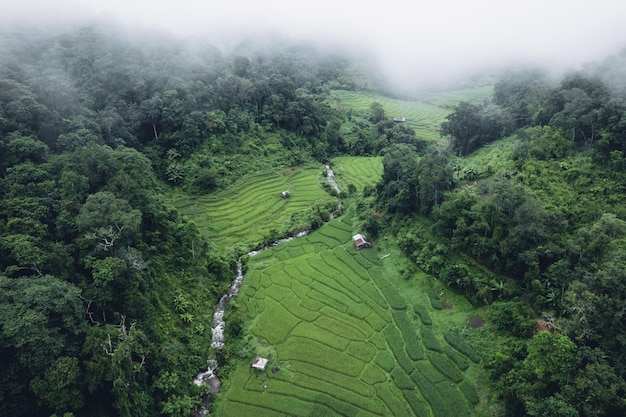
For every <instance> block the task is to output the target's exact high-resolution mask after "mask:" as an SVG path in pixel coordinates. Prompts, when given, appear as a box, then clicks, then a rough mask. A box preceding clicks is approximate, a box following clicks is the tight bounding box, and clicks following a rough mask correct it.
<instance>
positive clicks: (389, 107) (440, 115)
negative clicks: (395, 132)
mask: <svg viewBox="0 0 626 417" xmlns="http://www.w3.org/2000/svg"><path fill="white" fill-rule="evenodd" d="M492 94H493V86H491V85H489V86H480V87H474V88H465V89H462V90H452V91H448V92H445V93H437V94H435V95H433V96H426V97H424V98H423V99H421V100H420V101H412V100H400V99H394V98H390V97H386V96H383V95H380V94H376V93H373V92H368V91H347V90H333V91H332V93H331V97H332V99H331V105H332V106H334V107H336V108H342V109H352V110H354V111H359V112H367V111H369V109H370V106H371V104H372V103H374V102H378V103H380V104H381V105H382V106H383V108H384V109H385V114H386V115H387V117H391V118H394V117H404V118H405V119H406V120H405V123H406V124H407V126H409V127H410V128H412V129H413V130H414V131H415V134H416V135H417V137H418V138H423V139H428V140H433V141H435V140H437V139H438V138H439V131H438V127H439V125H441V123H442V122H443V121H445V118H446V116H447V115H448V114H450V113H451V112H452V109H453V107H454V106H455V105H457V104H458V103H459V102H460V101H469V102H472V103H478V102H481V101H482V100H484V99H485V98H488V97H490V96H491V95H492Z"/></svg>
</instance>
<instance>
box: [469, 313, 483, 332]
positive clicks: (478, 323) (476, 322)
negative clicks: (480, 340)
mask: <svg viewBox="0 0 626 417" xmlns="http://www.w3.org/2000/svg"><path fill="white" fill-rule="evenodd" d="M469 325H470V327H471V328H472V329H478V328H479V327H483V326H484V325H485V319H484V318H482V317H480V316H472V317H470V319H469Z"/></svg>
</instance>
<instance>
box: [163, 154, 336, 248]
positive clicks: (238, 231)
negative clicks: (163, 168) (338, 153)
mask: <svg viewBox="0 0 626 417" xmlns="http://www.w3.org/2000/svg"><path fill="white" fill-rule="evenodd" d="M321 172H322V167H321V166H320V168H319V169H303V168H293V169H284V170H280V171H270V172H262V173H259V174H254V175H249V176H246V177H245V178H243V179H242V180H241V181H239V182H238V183H236V184H234V185H233V186H232V187H229V188H228V189H226V190H223V191H220V192H217V193H213V194H208V195H205V196H201V197H190V196H179V197H178V198H176V199H175V201H174V204H175V206H176V207H177V208H178V209H179V210H180V211H181V212H182V213H183V214H185V215H186V216H188V217H189V218H191V219H193V221H194V222H195V223H196V225H197V226H198V229H199V230H200V233H201V234H202V235H203V236H205V237H206V238H207V239H208V240H209V241H211V242H212V243H214V244H215V245H216V246H217V247H218V248H219V249H222V250H224V249H225V248H230V247H233V246H235V245H243V246H247V245H253V246H254V245H258V244H259V243H260V242H263V241H264V240H265V239H266V238H267V237H268V236H269V235H270V231H271V230H272V229H280V227H281V226H282V225H283V224H284V223H286V222H287V221H288V220H289V218H290V216H291V215H292V214H293V213H296V212H301V211H304V210H306V209H308V208H309V207H311V206H312V205H313V204H315V203H316V202H325V201H330V200H332V198H333V197H331V196H330V195H329V194H328V193H326V192H325V191H324V190H323V189H322V188H321V187H320V183H319V182H320V179H319V178H320V174H321ZM283 191H289V192H290V193H291V197H289V198H283V197H282V196H281V193H282V192H283Z"/></svg>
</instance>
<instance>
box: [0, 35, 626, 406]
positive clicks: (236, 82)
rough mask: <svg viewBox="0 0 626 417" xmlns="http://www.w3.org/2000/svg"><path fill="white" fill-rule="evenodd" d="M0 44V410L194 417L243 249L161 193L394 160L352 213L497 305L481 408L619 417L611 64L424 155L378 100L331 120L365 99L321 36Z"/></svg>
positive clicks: (528, 87) (533, 91)
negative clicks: (346, 93) (217, 314)
mask: <svg viewBox="0 0 626 417" xmlns="http://www.w3.org/2000/svg"><path fill="white" fill-rule="evenodd" d="M0 36H1V39H2V42H0V45H1V46H0V155H1V157H0V197H1V198H0V287H1V292H2V294H3V296H2V297H1V298H0V325H1V326H0V333H1V335H0V366H1V369H2V370H3V372H2V373H1V374H0V387H1V388H0V414H2V415H14V416H30V415H53V414H54V415H64V413H66V414H67V415H76V416H107V415H124V416H126V415H128V416H129V415H146V416H148V415H157V414H162V415H172V416H186V415H188V414H189V410H191V409H193V408H195V407H197V406H198V405H199V404H200V402H201V400H200V399H201V397H202V395H204V394H206V393H207V390H208V388H207V387H205V386H200V387H198V386H195V385H193V384H190V381H191V380H192V379H193V376H194V375H195V374H196V373H197V372H198V370H200V369H203V368H205V367H206V359H207V349H208V346H209V345H210V340H211V335H210V328H209V327H210V323H211V315H212V306H213V305H214V303H215V302H216V300H217V298H218V297H219V295H220V294H222V293H223V292H224V291H225V289H226V288H227V286H228V282H229V280H230V278H231V277H232V273H233V269H234V263H235V260H236V257H237V256H238V255H241V253H237V249H236V248H233V249H232V250H231V251H229V252H227V253H221V252H219V251H218V250H216V248H215V247H214V245H212V244H211V242H207V241H206V240H205V239H203V238H202V236H200V234H199V233H198V230H197V228H196V226H195V225H194V224H193V223H191V222H189V221H187V220H186V219H185V218H183V217H182V216H181V215H180V214H179V213H178V212H177V211H176V210H175V209H174V208H172V207H171V205H170V204H169V203H168V202H167V200H166V198H165V197H164V194H165V191H164V190H168V189H170V188H171V187H177V189H180V190H184V191H185V192H187V193H190V194H194V193H207V192H211V191H215V190H219V189H223V188H226V187H227V186H228V185H230V184H232V182H233V181H234V180H235V179H237V178H239V177H241V176H243V175H244V174H246V173H248V172H255V171H256V172H258V171H261V170H263V169H267V168H271V167H277V166H295V165H302V164H307V163H312V162H315V163H319V162H325V161H326V160H327V159H328V158H330V157H332V156H335V155H341V154H351V155H381V156H383V165H384V171H383V176H382V179H381V181H380V183H379V184H378V185H377V187H376V188H375V189H373V188H372V187H368V189H366V190H365V191H364V193H363V194H364V196H363V199H361V200H359V201H358V203H357V207H358V208H359V210H360V211H361V216H362V218H361V220H362V221H363V226H364V228H365V229H366V230H367V231H368V233H370V235H371V236H372V237H375V236H376V235H383V234H388V235H389V236H392V237H393V240H394V241H395V242H397V244H398V246H399V247H400V248H401V249H402V250H403V251H404V252H405V253H406V255H407V257H408V258H409V259H411V261H412V262H413V263H414V265H416V266H417V267H419V268H421V269H423V270H424V271H426V272H427V273H429V274H431V275H432V276H434V277H437V279H440V280H441V281H442V282H444V283H445V284H446V285H447V286H449V287H450V288H452V289H454V290H455V291H458V292H460V293H462V294H464V295H466V296H467V297H468V299H470V300H471V301H472V302H473V303H474V304H475V305H477V306H483V305H489V306H490V307H489V308H490V310H489V311H491V312H492V314H491V317H490V319H491V321H492V322H493V323H494V326H495V329H496V330H497V331H498V332H499V334H501V336H502V337H503V338H505V339H506V341H507V342H506V343H503V344H502V345H499V346H496V347H492V348H490V349H486V350H485V352H484V358H483V363H484V366H485V369H486V374H487V375H488V376H489V378H490V380H491V381H492V382H493V384H491V385H490V387H491V390H492V393H493V397H491V398H490V399H489V401H493V402H494V403H497V404H500V405H501V407H502V408H501V409H500V408H499V409H498V410H500V411H501V414H497V413H498V412H500V411H494V414H493V415H494V416H495V415H502V414H504V415H510V416H521V415H530V416H557V415H558V416H609V415H620V414H622V413H624V411H625V410H626V400H625V398H626V383H625V382H624V381H625V378H626V373H625V370H626V348H625V346H624V343H625V340H626V328H625V327H624V323H625V322H624V317H623V315H624V311H625V309H626V277H625V276H624V272H623V271H624V266H625V263H626V245H625V243H624V242H625V240H624V237H625V236H626V200H625V199H624V186H625V184H626V174H625V173H626V159H625V158H626V156H625V155H624V153H625V152H626V145H625V144H626V95H625V92H624V82H623V77H622V75H623V71H624V65H623V63H624V56H625V55H624V54H621V55H616V56H613V57H611V58H609V59H607V60H606V61H604V62H602V63H598V64H593V65H589V66H587V67H586V68H585V69H584V70H583V71H580V72H577V73H572V74H569V75H567V76H565V77H563V78H562V79H560V80H558V81H555V80H553V79H550V78H548V77H547V76H545V75H544V74H543V73H542V72H540V71H517V72H510V73H503V74H502V75H501V76H500V78H499V81H498V82H497V83H496V84H495V88H494V94H493V97H492V98H491V99H489V100H488V101H486V102H484V103H481V104H475V103H474V104H473V103H469V102H462V103H460V104H459V105H458V106H456V107H455V108H454V109H452V112H451V114H450V115H449V116H448V118H447V120H446V122H445V123H444V124H443V125H442V126H441V134H442V139H441V140H440V141H438V142H437V143H432V142H429V141H427V140H425V139H423V138H419V137H417V136H416V135H415V132H413V131H412V130H411V129H410V128H408V127H406V126H403V125H402V124H398V123H394V122H393V121H392V120H390V118H389V116H388V115H386V114H385V111H384V109H383V108H382V106H380V105H376V103H374V104H373V105H372V106H371V108H370V111H369V112H368V113H367V114H363V113H358V114H357V113H354V114H353V113H352V112H349V111H344V110H338V109H336V108H333V107H331V106H330V105H329V103H328V101H327V98H328V94H329V92H330V91H331V90H332V89H358V88H361V87H362V85H363V84H362V83H361V82H360V81H359V76H357V74H355V72H354V67H353V66H352V63H351V62H350V61H349V60H348V59H347V58H346V57H344V56H341V55H339V54H336V53H327V52H324V51H322V50H320V49H318V48H316V47H314V46H312V45H306V44H305V45H302V44H298V45H295V44H287V45H281V46H280V47H279V46H275V47H274V46H272V47H268V48H265V49H263V50H262V51H256V50H254V49H251V48H247V47H242V48H239V49H237V48H235V49H233V50H232V51H229V52H228V53H225V52H223V51H221V50H219V49H217V48H215V47H213V46H211V45H209V44H206V43H203V42H200V41H198V42H194V43H189V42H187V43H185V42H182V41H180V40H177V39H175V38H171V37H162V36H158V37H151V36H150V35H146V39H142V40H136V38H129V37H127V36H125V35H123V34H116V33H113V32H112V31H110V30H109V29H105V28H103V27H83V28H75V29H70V30H67V31H59V32H56V33H54V34H50V33H47V32H37V31H29V32H26V31H12V32H8V31H7V32H3V33H1V34H0ZM358 75H361V74H358ZM346 123H350V124H351V126H352V128H353V129H354V130H355V132H356V133H355V135H354V137H353V138H351V140H347V139H346V138H345V137H344V136H343V135H342V133H341V132H342V131H341V127H342V125H344V124H346ZM488 152H491V153H488ZM494 154H495V155H497V158H492V159H491V160H489V155H491V156H493V155H494ZM485 155H487V156H485ZM352 191H353V192H354V190H352ZM374 209H375V210H374ZM381 210H383V211H384V212H385V213H386V214H387V215H386V216H382V217H379V216H375V215H373V214H372V213H373V212H375V211H376V212H379V213H380V211H381ZM538 322H539V323H540V324H541V325H542V326H544V328H546V329H548V330H549V331H544V332H537V331H536V327H537V323H538ZM242 329H243V324H242V323H240V322H237V321H236V320H235V321H234V323H233V325H232V326H231V327H230V328H229V329H227V332H230V333H231V334H232V336H233V337H237V336H241V332H242ZM236 355H237V352H235V351H233V350H228V349H226V350H225V351H224V352H222V353H221V357H220V358H219V359H220V360H222V361H224V362H227V361H228V359H229V358H230V357H235V356H236Z"/></svg>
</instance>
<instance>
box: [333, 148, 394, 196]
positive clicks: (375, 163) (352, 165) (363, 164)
mask: <svg viewBox="0 0 626 417" xmlns="http://www.w3.org/2000/svg"><path fill="white" fill-rule="evenodd" d="M331 163H332V165H333V168H334V170H335V171H336V176H335V180H336V181H337V184H338V185H339V188H341V189H342V190H346V191H347V190H348V185H349V184H353V185H354V186H355V187H356V189H357V191H359V192H362V191H363V188H364V187H366V186H375V185H376V183H377V182H378V181H380V178H381V176H382V174H383V159H382V157H378V156H372V157H354V156H340V157H337V158H333V159H332V160H331Z"/></svg>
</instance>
